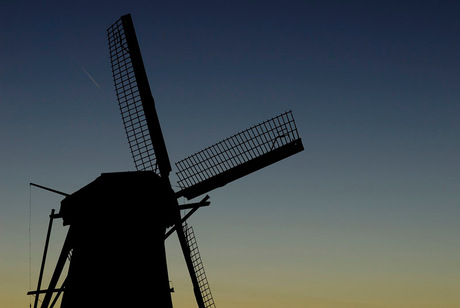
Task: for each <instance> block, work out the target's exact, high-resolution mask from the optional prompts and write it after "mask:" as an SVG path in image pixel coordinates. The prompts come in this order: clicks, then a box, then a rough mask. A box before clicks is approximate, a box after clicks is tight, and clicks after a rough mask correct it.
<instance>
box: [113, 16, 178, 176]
mask: <svg viewBox="0 0 460 308" xmlns="http://www.w3.org/2000/svg"><path fill="white" fill-rule="evenodd" d="M107 35H108V39H109V51H110V62H111V65H112V74H113V81H114V83H115V92H116V95H117V99H118V104H119V106H120V111H121V115H122V118H123V124H124V126H125V131H126V135H127V137H128V142H129V147H130V148H131V154H132V156H133V159H134V164H135V165H136V169H137V170H153V171H155V172H156V173H157V174H159V175H161V176H162V177H167V176H168V175H169V172H170V171H171V164H170V162H169V158H168V153H167V150H166V146H165V142H164V139H163V134H162V132H161V127H160V123H159V121H158V116H157V112H156V109H155V102H154V100H153V96H152V93H151V91H150V86H149V83H148V80H147V74H146V72H145V68H144V63H143V61H142V56H141V52H140V49H139V44H138V42H137V38H136V33H135V31H134V25H133V22H132V19H131V15H129V14H128V15H124V16H122V17H121V18H120V19H119V20H118V21H117V22H115V23H114V24H113V25H112V26H111V27H110V28H108V29H107Z"/></svg>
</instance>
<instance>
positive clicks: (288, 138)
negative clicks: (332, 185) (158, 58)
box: [28, 15, 303, 308]
mask: <svg viewBox="0 0 460 308" xmlns="http://www.w3.org/2000/svg"><path fill="white" fill-rule="evenodd" d="M107 33H108V40H109V51H110V60H111V65H112V72H113V80H114V84H115V91H116V94H117V99H118V103H119V106H120V111H121V114H122V118H123V123H124V126H125V131H126V135H127V138H128V142H129V146H130V149H131V153H132V156H133V159H134V163H135V166H136V169H137V170H138V171H136V172H118V173H103V174H102V175H101V176H99V177H98V178H97V179H96V180H94V181H93V182H91V183H90V184H88V185H86V186H85V187H83V188H81V189H80V190H78V191H77V192H75V193H73V194H70V195H69V194H65V193H62V192H59V191H56V190H52V189H48V188H46V187H41V188H45V189H48V190H51V191H53V192H57V193H60V194H62V195H64V196H65V198H64V200H63V201H62V202H61V208H60V211H59V213H58V214H55V213H54V210H53V212H52V213H51V215H50V225H49V228H48V235H47V238H46V242H45V251H44V257H43V261H42V268H41V270H40V275H39V282H38V285H37V290H36V291H31V292H29V293H28V294H31V295H35V303H34V307H38V297H39V295H40V294H44V298H43V300H42V302H41V307H42V308H48V307H53V306H54V305H55V303H56V302H57V300H58V298H59V297H60V295H61V294H63V296H62V304H61V307H63V308H76V307H146V306H152V307H161V308H168V307H172V300H171V292H172V291H173V290H172V289H171V288H170V286H169V278H168V270H167V264H166V254H165V240H166V238H168V237H169V236H170V235H171V234H172V233H173V232H176V234H177V236H178V238H179V242H180V245H181V248H182V251H183V255H184V258H185V261H186V264H187V268H188V271H189V274H190V278H191V282H192V285H193V289H194V293H195V297H196V301H197V305H198V307H199V308H208V307H215V304H214V300H213V298H212V295H211V291H210V289H209V284H208V282H207V279H206V275H205V272H204V269H203V265H202V262H201V258H200V255H199V253H198V248H197V245H196V240H195V236H194V233H193V229H192V228H191V227H189V226H188V225H187V223H186V220H187V219H188V218H189V217H190V216H191V215H192V214H193V213H195V212H196V211H197V210H198V209H199V208H200V207H203V206H208V205H209V204H210V202H209V201H208V199H209V197H208V196H205V197H204V198H203V199H202V200H201V201H200V202H196V203H189V204H186V205H182V206H180V205H179V204H178V202H177V198H179V197H186V198H187V199H188V200H190V199H192V198H195V197H198V196H200V195H204V194H205V193H207V192H209V191H211V190H213V189H215V188H217V187H221V186H224V185H226V184H227V183H229V182H231V181H234V180H236V179H238V178H241V177H243V176H245V175H247V174H249V173H252V172H254V171H256V170H259V169H261V168H264V167H266V166H268V165H270V164H272V163H275V162H277V161H279V160H282V159H284V158H286V157H288V156H291V155H293V154H295V153H298V152H300V151H302V150H303V145H302V142H301V139H300V138H299V136H298V132H297V128H296V125H295V122H294V118H293V116H292V113H291V112H290V111H289V112H285V113H283V114H281V115H279V116H277V117H274V118H272V119H269V120H267V121H265V122H263V123H260V124H258V125H256V126H253V127H251V128H249V129H247V130H245V131H242V132H240V133H238V134H236V135H233V136H231V137H229V138H227V139H225V140H223V141H221V142H219V143H217V144H215V145H213V146H210V147H208V148H206V149H205V150H203V151H200V152H198V153H196V154H194V155H191V156H189V157H187V158H185V159H184V160H181V161H179V162H178V163H176V168H177V170H178V171H177V173H176V174H177V176H178V178H179V181H178V185H179V187H180V188H181V189H180V190H179V191H177V192H175V191H174V190H173V189H172V187H171V183H170V180H169V173H170V171H171V170H172V168H171V165H170V162H169V157H168V153H167V150H166V146H165V142H164V139H163V134H162V132H161V127H160V123H159V120H158V116H157V113H156V110H155V104H154V100H153V96H152V94H151V92H150V87H149V83H148V80H147V75H146V73H145V69H144V64H143V61H142V57H141V53H140V49H139V45H138V42H137V38H136V34H135V31H134V26H133V23H132V20H131V16H130V15H124V16H122V17H121V18H120V19H119V20H118V21H117V22H115V23H114V24H113V25H112V26H111V27H109V29H108V30H107ZM33 185H36V184H33ZM36 186H39V185H36ZM39 187H40V186H39ZM181 210H188V212H187V214H186V215H184V216H183V217H182V216H181V213H180V211H181ZM56 218H62V219H63V224H64V225H68V226H70V227H69V230H68V234H67V237H66V239H65V242H64V245H63V248H62V251H61V253H60V256H59V259H58V262H57V264H56V267H55V270H54V273H53V275H52V277H51V281H50V283H49V286H48V289H46V290H42V289H41V282H42V277H43V268H44V264H45V260H46V251H47V249H48V242H49V234H50V231H51V226H52V222H53V220H54V219H56ZM66 260H70V265H69V270H68V274H67V276H66V278H65V280H64V282H63V284H62V285H61V287H59V288H58V287H57V283H58V281H59V278H60V276H61V274H62V272H63V269H64V265H65V263H66ZM152 303H153V304H152Z"/></svg>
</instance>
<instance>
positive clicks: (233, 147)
mask: <svg viewBox="0 0 460 308" xmlns="http://www.w3.org/2000/svg"><path fill="white" fill-rule="evenodd" d="M302 150H303V145H302V140H301V139H300V138H299V134H298V132H297V127H296V125H295V122H294V117H293V116H292V112H291V111H288V112H285V113H283V114H281V115H279V116H276V117H274V118H272V119H270V120H267V121H265V122H263V123H260V124H258V125H256V126H253V127H251V128H249V129H247V130H244V131H242V132H240V133H238V134H236V135H233V136H231V137H229V138H227V139H225V140H222V141H221V142H218V143H216V144H215V145H213V146H210V147H208V148H206V149H204V150H202V151H200V152H198V153H196V154H193V155H191V156H189V157H187V158H185V159H183V160H181V161H179V162H177V163H176V167H177V169H178V170H179V171H178V172H177V173H176V174H177V176H178V178H179V181H178V184H179V186H180V187H181V188H182V190H180V191H179V192H177V193H176V195H177V196H185V197H186V198H187V199H192V198H194V197H197V196H199V195H201V194H204V193H206V192H208V191H210V190H212V189H215V188H217V187H220V186H224V185H225V184H227V183H229V182H232V181H234V180H236V179H238V178H241V177H243V176H245V175H247V174H249V173H252V172H254V171H257V170H259V169H262V168H264V167H266V166H268V165H271V164H273V163H275V162H277V161H280V160H282V159H284V158H286V157H289V156H291V155H293V154H296V153H298V152H300V151H302Z"/></svg>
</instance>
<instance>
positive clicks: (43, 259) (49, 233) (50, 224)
mask: <svg viewBox="0 0 460 308" xmlns="http://www.w3.org/2000/svg"><path fill="white" fill-rule="evenodd" d="M53 217H54V209H52V210H51V215H50V222H49V224H48V232H47V234H46V240H45V249H44V251H43V258H42V265H41V267H40V275H39V276H38V284H37V295H36V296H35V301H34V308H37V305H38V297H39V296H38V295H39V293H40V287H41V285H42V279H43V271H44V270H45V262H46V255H47V254H48V245H49V242H50V235H51V228H52V227H53Z"/></svg>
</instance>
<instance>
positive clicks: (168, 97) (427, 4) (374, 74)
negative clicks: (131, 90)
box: [0, 0, 460, 308]
mask: <svg viewBox="0 0 460 308" xmlns="http://www.w3.org/2000/svg"><path fill="white" fill-rule="evenodd" d="M0 11H1V12H0V16H1V18H0V25H1V27H0V40H1V44H0V72H1V74H0V142H1V148H0V149H1V150H0V307H5V308H6V307H8V308H20V307H27V306H28V305H29V302H30V300H31V299H30V298H29V297H28V296H27V295H26V292H27V291H28V290H29V288H30V283H32V288H35V286H36V282H37V276H38V271H39V264H40V260H41V254H42V249H43V243H44V238H45V232H46V227H47V223H48V218H47V215H49V213H50V211H51V209H52V208H55V209H59V205H60V204H59V202H60V201H61V199H62V198H61V197H60V196H56V195H54V194H51V193H49V192H44V191H41V190H38V189H35V188H34V189H32V191H31V194H30V190H29V185H28V184H29V182H36V183H39V184H42V185H45V186H49V187H53V188H55V189H58V190H61V191H64V192H68V193H72V192H74V191H76V190H78V189H79V188H81V187H82V186H84V185H86V184H87V183H89V182H91V181H93V180H94V179H95V178H96V177H97V176H99V175H100V173H102V172H113V171H127V170H134V164H133V163H132V160H131V156H130V152H129V148H128V144H127V141H126V138H125V136H124V131H123V127H122V122H121V117H120V115H119V112H118V106H117V103H116V98H115V94H114V90H113V85H112V76H111V71H110V63H109V58H108V47H107V39H106V29H107V28H108V27H109V26H110V25H111V24H112V23H114V22H115V21H116V20H117V19H118V18H119V17H120V16H121V15H124V14H126V13H131V14H132V17H133V20H134V24H135V27H136V31H137V35H138V39H139V43H140V47H141V50H142V54H143V57H144V62H145V65H146V70H147V74H148V77H149V80H150V85H151V88H152V92H153V95H154V97H155V99H156V106H157V111H158V114H159V117H160V122H161V124H162V128H163V132H164V135H165V140H166V145H167V147H168V151H169V154H170V158H171V161H173V162H175V161H178V160H180V159H182V158H184V157H186V156H188V155H190V154H193V153H195V152H196V151H198V150H200V149H202V148H204V147H206V146H208V145H211V144H213V143H215V142H217V141H219V140H221V139H223V138H226V137H228V136H229V135H232V134H233V133H236V132H238V131H240V130H243V129H246V128H247V127H249V126H252V125H254V124H257V123H259V122H261V121H264V120H266V119H268V118H270V117H272V116H275V115H277V114H279V113H282V112H284V111H285V110H289V109H292V110H293V113H294V117H295V118H296V121H297V124H298V129H299V133H300V135H301V137H302V139H303V142H304V145H305V149H306V150H305V151H304V152H302V153H300V154H298V155H296V156H294V157H291V158H289V159H286V160H284V161H282V162H280V163H278V164H275V165H273V166H270V167H268V168H265V169H263V170H261V171H258V172H257V173H255V174H252V175H250V176H247V177H245V178H243V179H241V180H238V181H236V182H234V183H231V184H229V185H227V186H226V187H224V188H221V189H219V190H216V191H213V192H212V193H210V196H211V199H210V201H211V202H212V204H211V206H210V207H209V208H206V209H201V210H200V211H198V212H197V213H196V214H195V215H194V216H193V217H192V218H191V219H190V223H191V224H192V225H193V226H194V229H195V234H196V236H197V240H198V245H199V247H200V251H201V256H202V258H203V261H204V266H205V269H206V272H207V274H208V280H209V282H210V286H211V289H212V292H213V295H214V298H215V302H216V305H217V307H219V308H230V307H232V308H246V307H251V308H259V307H265V308H267V307H268V308H272V307H302V308H305V307H314V308H338V307H340V308H344V307H345V308H347V307H350V308H351V307H357V308H406V307H414V308H424V307H430V308H433V307H436V308H452V307H460V292H459V286H460V240H459V234H460V223H459V218H460V205H459V199H460V198H459V197H460V190H459V185H460V181H459V175H460V170H459V165H458V163H456V161H458V157H459V156H460V142H459V137H458V133H459V131H460V121H459V120H458V115H459V112H460V87H459V84H460V61H459V60H460V59H459V54H460V41H459V37H460V19H459V18H458V16H460V3H459V2H458V1H286V0H283V1H123V2H122V1H99V2H97V3H96V2H95V1H73V2H68V1H46V2H39V1H10V2H9V3H4V4H2V8H1V10H0ZM174 177H175V175H174V174H172V180H173V181H174ZM30 195H31V196H32V197H31V198H30ZM29 198H30V199H31V202H29ZM181 202H185V201H184V200H181ZM29 206H30V207H31V213H32V215H31V233H32V245H31V251H32V253H31V258H32V262H31V272H32V275H31V277H30V276H29V231H28V230H29V213H30V211H29ZM89 210H90V209H89ZM141 211H142V209H138V208H135V209H134V211H133V208H132V207H129V206H127V215H128V216H129V215H132V219H135V215H137V214H139V212H141ZM54 231H55V232H54V233H53V235H52V246H51V248H50V256H49V259H48V261H49V262H48V264H49V267H47V273H48V274H49V273H50V272H51V271H52V269H53V266H54V264H55V260H56V254H57V252H58V250H59V249H60V247H61V245H62V236H63V234H65V231H66V229H65V228H64V227H62V225H61V222H60V221H57V222H56V223H55V229H54ZM167 249H168V250H167V253H168V262H169V263H168V264H169V267H170V279H171V280H172V283H173V285H174V287H175V289H176V293H174V294H173V301H174V305H175V307H178V308H181V307H184V308H188V307H190V308H191V307H196V306H195V304H194V301H193V298H192V296H193V295H192V290H191V284H190V282H189V278H188V276H187V273H186V268H185V264H184V261H183V259H182V257H181V253H180V251H179V244H178V241H177V240H176V239H175V238H174V239H171V240H169V241H168V242H167ZM107 254H108V258H109V257H110V252H108V253H107ZM153 257H154V256H152V262H153ZM47 277H48V276H47ZM30 278H31V279H30ZM147 279H148V277H147ZM30 280H31V282H30ZM46 283H47V281H46V282H45V284H46ZM96 283H103V281H96ZM137 283H144V282H137ZM107 296H111V295H107Z"/></svg>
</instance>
